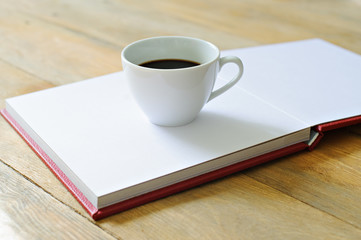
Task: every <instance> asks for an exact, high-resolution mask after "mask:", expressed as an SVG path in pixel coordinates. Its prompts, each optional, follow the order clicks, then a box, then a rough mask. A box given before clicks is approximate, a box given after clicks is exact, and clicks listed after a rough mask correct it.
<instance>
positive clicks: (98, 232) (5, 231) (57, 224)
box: [0, 162, 115, 239]
mask: <svg viewBox="0 0 361 240" xmlns="http://www.w3.org/2000/svg"><path fill="white" fill-rule="evenodd" d="M0 173H1V174H0V226H1V227H0V238H1V239H16V238H18V239H20V238H21V239H53V238H54V237H56V238H57V239H91V238H92V239H95V238H97V239H115V238H114V237H112V236H111V235H109V234H107V233H106V232H104V231H103V230H102V229H100V228H98V227H96V226H95V225H94V224H93V223H91V222H89V221H88V220H87V219H86V218H84V217H82V216H80V215H79V214H77V213H76V212H73V211H72V210H71V209H69V207H67V206H66V205H65V204H63V203H61V202H59V201H58V200H56V199H55V198H53V197H51V196H50V195H48V194H46V193H44V191H43V190H42V189H40V188H39V187H37V186H36V185H34V184H32V183H30V182H29V181H28V180H27V179H26V178H24V177H23V176H22V175H20V174H19V173H17V172H15V171H14V170H12V169H11V168H10V167H8V166H6V165H5V164H3V163H1V162H0Z"/></svg>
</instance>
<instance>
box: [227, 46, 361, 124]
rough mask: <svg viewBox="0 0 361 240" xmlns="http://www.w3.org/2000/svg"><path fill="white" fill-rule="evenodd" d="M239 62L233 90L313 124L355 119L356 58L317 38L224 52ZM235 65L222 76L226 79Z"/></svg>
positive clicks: (359, 89)
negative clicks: (241, 64) (239, 71)
mask: <svg viewBox="0 0 361 240" xmlns="http://www.w3.org/2000/svg"><path fill="white" fill-rule="evenodd" d="M223 55H236V56H239V57H240V58H241V59H242V60H243V62H244V68H245V72H244V76H243V78H242V79H241V81H240V82H239V84H237V86H238V87H240V88H242V89H244V90H245V91H248V92H249V93H251V94H253V95H256V96H258V97H260V98H262V99H263V100H264V101H265V102H267V103H270V104H272V105H274V106H276V107H277V108H279V109H281V110H282V111H285V112H287V113H289V114H292V115H293V116H295V117H297V118H298V119H301V120H302V121H304V122H307V124H308V125H310V126H314V125H318V124H321V123H325V122H330V121H334V120H338V119H343V118H348V117H353V116H357V115H360V112H361V56H360V55H358V54H356V53H353V52H351V51H348V50H345V49H343V48H341V47H338V46H336V45H333V44H331V43H328V42H326V41H324V40H321V39H311V40H303V41H297V42H288V43H280V44H272V45H266V46H261V47H252V48H245V49H236V50H228V51H224V52H223ZM233 68H234V67H229V68H228V69H227V71H223V72H222V73H221V77H222V78H228V77H229V76H230V75H231V72H232V71H235V69H233Z"/></svg>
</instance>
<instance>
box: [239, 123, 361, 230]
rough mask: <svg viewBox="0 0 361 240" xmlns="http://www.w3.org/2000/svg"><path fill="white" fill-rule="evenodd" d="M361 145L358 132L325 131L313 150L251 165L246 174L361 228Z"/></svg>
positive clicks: (343, 130) (360, 136) (342, 130)
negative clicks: (255, 165)
mask: <svg viewBox="0 0 361 240" xmlns="http://www.w3.org/2000/svg"><path fill="white" fill-rule="evenodd" d="M357 127H358V128H359V127H360V126H357ZM360 146H361V135H356V134H352V133H350V132H349V131H348V128H346V129H340V130H335V131H332V132H327V133H326V136H325V137H324V139H322V141H321V143H320V144H319V146H317V147H316V149H315V150H314V151H312V152H302V153H300V154H296V155H293V156H290V157H286V158H283V159H282V160H280V161H276V162H272V163H269V164H266V165H262V166H259V167H256V168H253V169H251V170H249V171H246V175H247V176H249V177H252V178H253V179H256V180H257V181H260V182H263V183H264V184H267V185H268V186H271V187H273V188H275V189H277V190H279V191H281V192H283V193H285V194H287V195H289V196H292V197H294V198H296V199H299V200H300V201H302V202H305V203H307V204H309V205H310V206H313V207H315V208H317V209H320V210H322V211H324V212H327V213H329V214H330V215H333V216H335V217H337V218H339V219H341V220H343V221H345V222H348V223H350V224H352V225H354V226H356V227H357V228H360V229H361V209H360V208H359V202H360V196H361V167H360V159H361V147H360Z"/></svg>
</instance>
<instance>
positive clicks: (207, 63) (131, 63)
mask: <svg viewBox="0 0 361 240" xmlns="http://www.w3.org/2000/svg"><path fill="white" fill-rule="evenodd" d="M166 38H169V39H172V38H173V39H176V38H179V39H188V40H192V41H198V42H203V43H205V44H207V45H209V46H210V47H212V48H213V49H215V50H216V51H217V54H216V57H214V58H212V59H211V60H209V61H206V62H204V63H201V64H199V65H197V66H192V67H187V68H174V69H160V68H148V67H143V66H140V65H138V64H136V63H133V62H131V61H130V60H128V59H127V58H126V57H125V52H126V51H127V50H128V49H130V48H131V47H134V45H137V44H140V43H142V42H146V41H150V40H154V39H166ZM121 57H122V60H123V61H125V62H127V63H128V64H130V65H132V66H134V67H136V68H139V69H143V70H149V71H186V70H187V69H188V70H189V69H196V68H200V67H203V66H205V65H209V64H211V63H213V62H214V61H215V60H217V59H218V58H219V57H220V51H219V49H218V47H217V46H216V45H214V44H213V43H211V42H209V41H206V40H203V39H200V38H194V37H187V36H157V37H149V38H144V39H140V40H137V41H134V42H132V43H130V44H128V45H127V46H125V47H124V48H123V50H122V52H121ZM123 68H124V66H123Z"/></svg>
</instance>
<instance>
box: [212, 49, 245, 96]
mask: <svg viewBox="0 0 361 240" xmlns="http://www.w3.org/2000/svg"><path fill="white" fill-rule="evenodd" d="M226 63H235V64H236V65H237V66H238V73H237V75H236V76H235V77H234V78H233V79H232V80H231V81H229V82H228V83H227V84H225V85H224V86H223V87H221V88H219V89H217V90H215V91H213V92H212V93H211V95H210V96H209V98H208V101H207V102H209V101H211V100H212V99H214V98H215V97H218V96H219V95H221V94H222V93H224V92H225V91H227V90H228V89H230V88H231V87H233V86H234V85H235V84H236V83H237V82H238V81H239V80H240V79H241V77H242V74H243V63H242V61H241V59H239V58H238V57H235V56H225V57H222V58H221V59H220V60H219V71H221V69H222V67H223V66H224V65H225V64H226Z"/></svg>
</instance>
